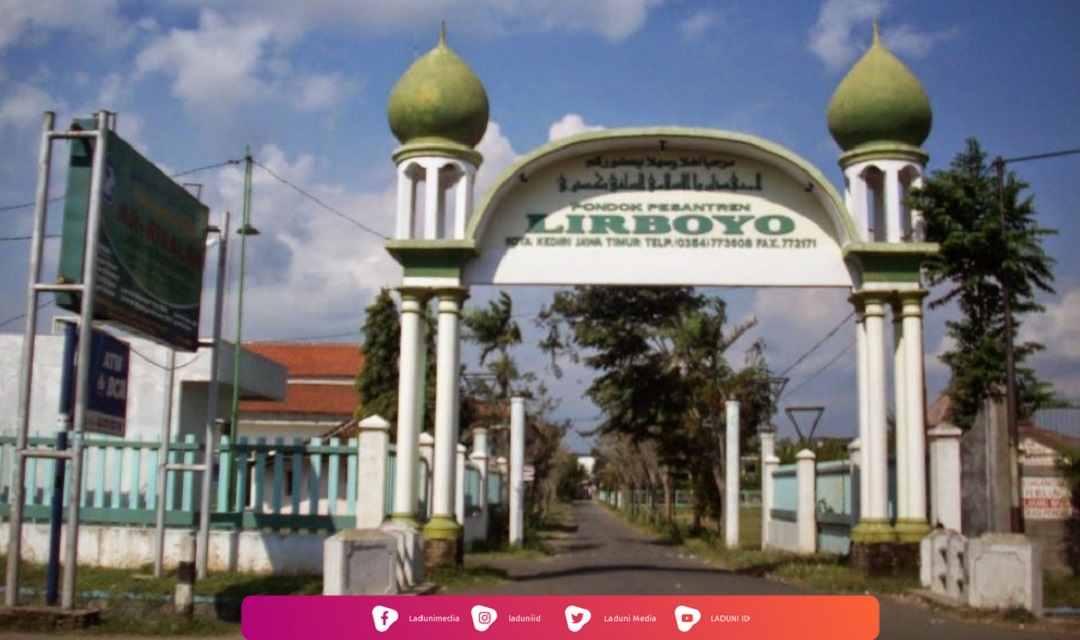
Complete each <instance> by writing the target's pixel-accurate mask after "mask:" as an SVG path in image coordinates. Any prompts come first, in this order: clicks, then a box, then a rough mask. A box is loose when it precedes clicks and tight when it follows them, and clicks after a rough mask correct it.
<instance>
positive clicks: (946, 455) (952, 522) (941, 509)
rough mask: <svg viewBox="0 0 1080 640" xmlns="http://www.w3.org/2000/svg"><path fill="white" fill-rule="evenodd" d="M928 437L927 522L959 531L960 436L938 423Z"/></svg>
mask: <svg viewBox="0 0 1080 640" xmlns="http://www.w3.org/2000/svg"><path fill="white" fill-rule="evenodd" d="M926 435H927V436H929V437H930V473H931V477H930V492H931V493H930V495H931V502H930V504H931V506H932V513H931V522H933V523H934V526H937V525H938V524H940V525H941V526H943V527H945V528H946V529H952V530H953V531H956V532H957V533H963V531H962V527H961V524H960V523H961V518H960V500H961V498H960V436H961V435H963V431H961V430H960V429H959V428H958V427H954V426H953V425H951V424H939V425H938V426H936V427H934V428H933V429H931V430H929V431H927V432H926Z"/></svg>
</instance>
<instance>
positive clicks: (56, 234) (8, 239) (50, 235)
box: [0, 233, 60, 242]
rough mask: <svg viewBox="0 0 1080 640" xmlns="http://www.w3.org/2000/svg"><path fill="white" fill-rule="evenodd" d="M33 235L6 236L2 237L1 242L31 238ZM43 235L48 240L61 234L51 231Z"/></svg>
mask: <svg viewBox="0 0 1080 640" xmlns="http://www.w3.org/2000/svg"><path fill="white" fill-rule="evenodd" d="M32 237H33V236H4V237H3V238H0V242H11V241H13V240H30V239H31V238H32ZM42 237H44V238H45V239H46V240H51V239H53V238H59V237H60V234H59V233H49V234H46V235H44V236H42Z"/></svg>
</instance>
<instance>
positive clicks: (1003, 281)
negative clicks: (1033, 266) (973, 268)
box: [994, 156, 1024, 533]
mask: <svg viewBox="0 0 1080 640" xmlns="http://www.w3.org/2000/svg"><path fill="white" fill-rule="evenodd" d="M994 170H995V171H996V172H997V196H998V215H999V216H1000V222H1001V243H1002V250H1003V253H1004V248H1005V247H1006V246H1007V245H1008V242H1009V239H1008V232H1007V227H1006V220H1005V159H1004V158H1002V157H1001V156H998V157H997V158H995V159H994ZM1004 257H1005V256H1002V258H1003V260H1002V264H1003V265H1004V264H1005V262H1006V261H1005V260H1004ZM1002 268H1004V266H1003V267H1002ZM999 284H1000V285H1001V312H1002V314H1004V316H1005V416H1006V417H1005V420H1006V425H1007V426H1008V432H1009V481H1010V484H1009V486H1010V487H1011V489H1012V490H1011V491H1010V492H1009V493H1010V497H1009V530H1010V531H1012V532H1013V533H1023V532H1024V510H1023V508H1022V489H1021V487H1020V426H1019V424H1018V417H1017V413H1018V411H1017V406H1016V405H1017V402H1016V354H1015V345H1014V340H1013V314H1012V291H1011V289H1010V287H1009V279H1008V278H1007V277H1006V276H1005V275H1004V274H1002V276H1001V278H1000V279H999Z"/></svg>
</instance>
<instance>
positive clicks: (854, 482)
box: [847, 438, 865, 522]
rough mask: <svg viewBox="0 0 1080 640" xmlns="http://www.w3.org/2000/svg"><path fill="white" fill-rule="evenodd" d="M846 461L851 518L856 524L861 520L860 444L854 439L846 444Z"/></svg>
mask: <svg viewBox="0 0 1080 640" xmlns="http://www.w3.org/2000/svg"><path fill="white" fill-rule="evenodd" d="M847 451H848V461H850V462H851V518H852V521H853V522H858V521H859V519H860V518H862V503H863V501H862V496H863V495H864V494H865V492H864V491H863V490H862V486H863V477H864V476H863V463H862V442H861V441H860V440H859V439H858V438H855V439H854V440H852V441H851V443H849V444H848V447H847Z"/></svg>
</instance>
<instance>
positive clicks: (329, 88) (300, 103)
mask: <svg viewBox="0 0 1080 640" xmlns="http://www.w3.org/2000/svg"><path fill="white" fill-rule="evenodd" d="M298 84H299V91H298V92H297V96H296V99H295V104H296V107H297V108H298V109H299V110H301V111H327V110H332V109H334V108H335V107H336V106H338V105H339V104H341V102H343V101H344V100H345V98H347V97H348V96H350V95H352V94H353V93H354V91H355V86H354V84H353V83H352V82H350V81H348V80H347V79H345V77H344V76H343V75H342V74H340V73H330V74H325V75H307V76H304V77H302V78H300V79H299V82H298Z"/></svg>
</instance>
